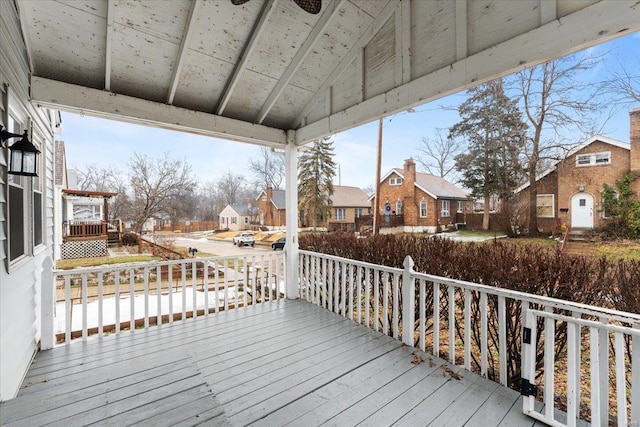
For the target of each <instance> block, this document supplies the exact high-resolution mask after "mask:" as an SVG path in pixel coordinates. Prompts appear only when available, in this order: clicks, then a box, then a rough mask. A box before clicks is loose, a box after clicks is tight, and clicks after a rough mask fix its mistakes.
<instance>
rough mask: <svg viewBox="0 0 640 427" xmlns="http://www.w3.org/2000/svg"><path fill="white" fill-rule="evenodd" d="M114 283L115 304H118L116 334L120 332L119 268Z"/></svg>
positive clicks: (114, 273) (115, 272) (115, 273)
mask: <svg viewBox="0 0 640 427" xmlns="http://www.w3.org/2000/svg"><path fill="white" fill-rule="evenodd" d="M113 275H114V277H113V285H114V294H115V301H114V303H115V305H116V307H115V308H116V318H115V322H116V334H119V333H120V270H118V269H117V268H116V269H115V270H114V272H113Z"/></svg>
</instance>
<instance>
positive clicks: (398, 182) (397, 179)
mask: <svg viewBox="0 0 640 427" xmlns="http://www.w3.org/2000/svg"><path fill="white" fill-rule="evenodd" d="M389 185H394V186H395V185H402V178H400V177H393V178H389Z"/></svg>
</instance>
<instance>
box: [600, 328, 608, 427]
mask: <svg viewBox="0 0 640 427" xmlns="http://www.w3.org/2000/svg"><path fill="white" fill-rule="evenodd" d="M600 322H601V323H603V324H608V323H609V321H608V320H607V319H606V318H604V317H600ZM599 337H600V341H599V342H598V349H599V351H600V355H599V360H600V367H599V371H600V381H599V382H598V387H600V424H601V425H603V426H607V425H608V424H609V419H608V418H609V335H608V333H607V331H606V330H601V331H600V334H599Z"/></svg>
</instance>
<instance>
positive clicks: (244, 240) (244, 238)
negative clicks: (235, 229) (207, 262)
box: [233, 232, 256, 247]
mask: <svg viewBox="0 0 640 427" xmlns="http://www.w3.org/2000/svg"><path fill="white" fill-rule="evenodd" d="M233 244H234V245H238V247H242V246H254V245H255V244H256V238H255V237H253V234H251V233H247V232H240V233H238V234H236V235H235V236H233Z"/></svg>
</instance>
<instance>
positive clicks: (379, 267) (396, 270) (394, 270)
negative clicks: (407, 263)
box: [299, 250, 404, 273]
mask: <svg viewBox="0 0 640 427" xmlns="http://www.w3.org/2000/svg"><path fill="white" fill-rule="evenodd" d="M299 253H300V254H301V255H310V256H321V257H322V258H326V259H331V260H334V261H340V262H348V263H349V264H353V265H357V266H360V267H365V268H373V269H376V270H380V271H385V272H389V273H402V272H403V271H404V270H403V269H402V268H396V267H387V266H384V265H380V264H373V263H370V262H366V261H358V260H355V259H349V258H343V257H339V256H336V255H328V254H323V253H320V252H313V251H304V250H301V251H299Z"/></svg>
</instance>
